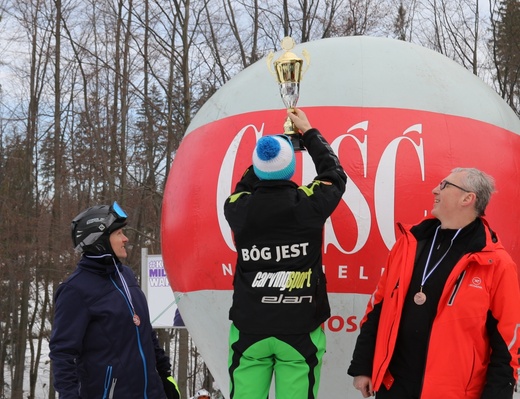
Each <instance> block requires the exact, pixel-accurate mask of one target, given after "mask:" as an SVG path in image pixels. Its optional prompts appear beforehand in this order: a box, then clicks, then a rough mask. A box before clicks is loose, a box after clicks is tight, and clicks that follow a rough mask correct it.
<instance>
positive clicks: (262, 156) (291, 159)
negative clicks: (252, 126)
mask: <svg viewBox="0 0 520 399" xmlns="http://www.w3.org/2000/svg"><path fill="white" fill-rule="evenodd" d="M295 167H296V157H295V155H294V148H293V146H292V143H291V142H290V140H289V139H287V138H285V137H282V136H281V135H276V136H264V137H261V138H260V140H258V142H257V143H256V147H255V150H254V151H253V168H254V170H255V173H256V175H257V176H258V178H259V179H261V180H289V179H290V178H291V177H292V176H293V174H294V169H295Z"/></svg>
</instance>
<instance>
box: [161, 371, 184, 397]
mask: <svg viewBox="0 0 520 399" xmlns="http://www.w3.org/2000/svg"><path fill="white" fill-rule="evenodd" d="M161 380H162V383H163V387H164V392H165V393H166V397H167V398H168V399H181V393H180V392H179V387H178V386H177V383H176V382H175V380H174V379H173V377H172V376H171V375H162V376H161Z"/></svg>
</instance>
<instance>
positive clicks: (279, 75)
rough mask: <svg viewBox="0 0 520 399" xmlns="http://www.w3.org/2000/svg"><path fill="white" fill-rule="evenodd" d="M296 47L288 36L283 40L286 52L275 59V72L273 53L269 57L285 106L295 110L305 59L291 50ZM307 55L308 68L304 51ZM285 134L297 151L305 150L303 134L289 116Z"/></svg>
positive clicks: (284, 127) (286, 121)
mask: <svg viewBox="0 0 520 399" xmlns="http://www.w3.org/2000/svg"><path fill="white" fill-rule="evenodd" d="M293 47H294V40H293V39H292V38H291V37H289V36H287V37H285V38H284V39H283V40H282V48H283V49H284V50H285V52H284V53H283V54H282V55H281V56H280V58H278V59H277V60H275V61H274V72H273V70H272V68H271V65H272V64H273V63H272V59H273V53H270V54H269V56H268V57H267V64H268V67H269V70H270V71H271V73H273V75H275V77H276V80H277V81H278V85H279V86H280V96H281V97H282V101H283V103H284V105H285V107H286V108H287V109H288V110H294V108H295V107H296V104H297V102H298V99H299V97H300V82H301V80H302V76H303V59H302V58H300V57H298V56H297V55H296V54H294V53H293V52H291V51H290V50H291V49H292V48H293ZM303 54H304V56H306V61H307V68H308V66H309V57H308V54H307V53H306V52H305V51H304V52H303ZM283 130H284V132H283V134H285V135H286V136H287V137H289V139H290V140H291V143H292V145H293V147H294V150H295V151H302V150H305V146H304V144H303V136H302V134H301V133H300V132H298V129H296V127H295V126H294V124H293V123H292V121H291V119H290V118H289V117H287V119H286V120H285V123H284V125H283Z"/></svg>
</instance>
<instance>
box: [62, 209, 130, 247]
mask: <svg viewBox="0 0 520 399" xmlns="http://www.w3.org/2000/svg"><path fill="white" fill-rule="evenodd" d="M126 218H127V215H126V213H125V211H123V209H122V208H121V207H120V206H119V204H118V203H117V202H115V201H114V203H113V204H112V205H111V206H108V205H96V206H93V207H90V208H88V209H86V210H85V211H83V212H81V213H80V214H79V215H78V216H76V217H75V218H74V220H72V224H71V233H72V242H73V244H74V248H75V249H76V251H78V252H81V253H83V252H87V253H90V254H94V255H104V254H107V253H112V247H111V245H110V240H109V236H110V233H112V232H113V231H116V230H118V229H120V228H122V227H124V226H126Z"/></svg>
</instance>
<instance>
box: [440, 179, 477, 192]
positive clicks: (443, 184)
mask: <svg viewBox="0 0 520 399" xmlns="http://www.w3.org/2000/svg"><path fill="white" fill-rule="evenodd" d="M448 185H449V186H453V187H457V188H458V189H459V190H462V191H464V192H465V193H471V192H472V191H469V190H466V189H465V188H462V187H461V186H457V185H456V184H453V183H451V182H449V181H448V180H442V181H441V182H440V183H439V188H440V189H441V190H444V189H445V188H446V186H448Z"/></svg>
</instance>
